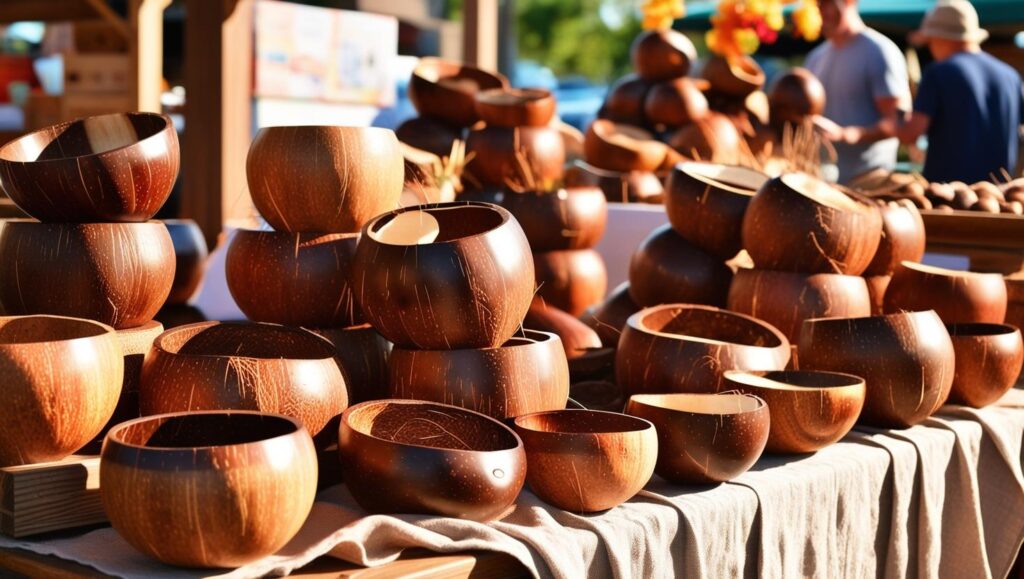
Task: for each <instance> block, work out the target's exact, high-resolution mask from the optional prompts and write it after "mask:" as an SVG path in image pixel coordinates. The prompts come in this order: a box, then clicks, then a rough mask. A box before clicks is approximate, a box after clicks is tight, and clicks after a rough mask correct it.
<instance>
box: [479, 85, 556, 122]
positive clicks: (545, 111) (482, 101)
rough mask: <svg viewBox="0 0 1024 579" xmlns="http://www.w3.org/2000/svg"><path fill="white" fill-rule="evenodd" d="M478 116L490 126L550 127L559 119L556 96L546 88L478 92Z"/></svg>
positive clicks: (494, 89) (495, 89) (497, 89)
mask: <svg viewBox="0 0 1024 579" xmlns="http://www.w3.org/2000/svg"><path fill="white" fill-rule="evenodd" d="M476 114H477V115H478V116H479V117H480V120H482V121H483V122H485V123H487V124H488V126H495V127H509V128H514V127H546V126H548V125H549V124H551V119H553V118H555V97H554V95H552V94H551V91H549V90H546V89H542V88H493V89H488V90H482V91H480V92H478V93H476Z"/></svg>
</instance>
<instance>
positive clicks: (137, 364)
mask: <svg viewBox="0 0 1024 579" xmlns="http://www.w3.org/2000/svg"><path fill="white" fill-rule="evenodd" d="M163 332H164V326H163V324H161V323H160V322H158V321H156V320H150V321H148V322H146V323H145V324H142V325H141V326H139V327H137V328H126V329H124V330H115V333H116V334H117V341H118V343H119V344H120V345H121V354H122V355H123V356H124V381H123V382H122V383H121V396H120V398H118V401H117V407H116V408H115V409H114V414H113V415H111V417H110V420H108V421H107V425H106V426H105V427H104V428H103V433H104V434H105V433H106V431H107V430H109V429H110V428H112V427H113V426H115V425H117V424H120V423H122V422H125V421H127V420H133V419H135V418H138V417H139V416H141V415H142V414H141V413H140V412H139V380H140V379H141V377H142V362H143V360H144V359H145V358H146V354H148V353H149V350H150V349H152V347H153V341H155V340H156V339H157V337H159V336H160V334H162V333H163Z"/></svg>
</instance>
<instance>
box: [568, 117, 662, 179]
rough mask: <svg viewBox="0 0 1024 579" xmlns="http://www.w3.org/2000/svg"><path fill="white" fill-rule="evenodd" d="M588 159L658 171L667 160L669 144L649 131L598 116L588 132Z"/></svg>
mask: <svg viewBox="0 0 1024 579" xmlns="http://www.w3.org/2000/svg"><path fill="white" fill-rule="evenodd" d="M583 150H584V153H585V155H586V158H587V163H589V164H591V165H594V166H595V167H599V168H601V169H605V170H607V171H620V172H628V171H657V170H659V169H660V168H661V167H662V164H663V163H664V162H665V155H667V154H668V147H666V146H665V144H664V143H662V142H661V141H657V140H655V139H654V135H652V134H651V133H648V132H647V131H645V130H643V129H640V128H637V127H634V126H631V125H624V124H618V123H613V122H612V121H609V120H606V119H597V120H596V121H594V122H593V123H590V127H588V128H587V132H586V134H585V135H584V141H583Z"/></svg>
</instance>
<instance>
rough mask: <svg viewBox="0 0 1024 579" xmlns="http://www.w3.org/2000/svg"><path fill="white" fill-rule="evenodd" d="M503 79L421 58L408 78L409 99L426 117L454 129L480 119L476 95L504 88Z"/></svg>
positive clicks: (481, 71) (494, 75) (454, 64)
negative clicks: (434, 118)
mask: <svg viewBox="0 0 1024 579" xmlns="http://www.w3.org/2000/svg"><path fill="white" fill-rule="evenodd" d="M507 86H508V79H506V78H505V77H504V76H502V75H500V74H497V73H492V72H487V71H484V70H480V69H479V68H475V67H472V66H469V65H468V64H462V63H459V62H453V61H450V60H442V59H440V58H430V57H427V58H421V59H420V61H419V64H417V65H416V68H415V69H414V70H413V71H412V76H411V77H410V78H409V100H411V101H412V104H413V106H415V107H416V110H417V111H419V113H420V114H421V115H423V116H425V117H436V118H438V119H440V120H443V121H444V122H446V123H448V124H450V125H453V126H456V127H468V126H470V125H472V124H473V123H475V122H477V121H479V120H480V117H479V116H478V115H477V112H476V93H478V92H480V91H481V90H487V89H492V88H505V87H507Z"/></svg>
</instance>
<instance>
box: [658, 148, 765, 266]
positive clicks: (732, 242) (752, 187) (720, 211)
mask: <svg viewBox="0 0 1024 579" xmlns="http://www.w3.org/2000/svg"><path fill="white" fill-rule="evenodd" d="M767 180H768V176H767V175H765V174H764V173H761V172H760V171H754V170H753V169H747V168H745V167H737V166H732V165H717V164H713V163H700V162H685V163H680V164H678V165H676V167H675V168H674V169H673V170H672V173H671V174H670V175H669V178H668V184H667V185H666V187H665V211H666V213H668V220H669V222H671V223H672V227H673V228H674V229H675V230H676V233H678V234H679V235H681V236H682V237H683V239H686V240H687V241H689V242H690V243H692V244H694V245H696V246H697V247H699V248H701V249H703V250H704V251H706V252H708V253H710V254H712V255H714V256H716V257H719V258H721V259H723V260H725V259H729V258H731V257H733V256H735V255H736V254H737V253H738V252H739V251H740V249H742V248H743V240H742V228H743V215H744V214H745V213H746V211H747V205H748V204H749V203H750V199H751V198H752V197H753V196H754V193H756V192H757V190H758V189H760V188H761V186H762V185H764V183H765V181H767Z"/></svg>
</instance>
